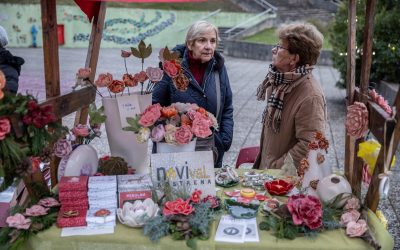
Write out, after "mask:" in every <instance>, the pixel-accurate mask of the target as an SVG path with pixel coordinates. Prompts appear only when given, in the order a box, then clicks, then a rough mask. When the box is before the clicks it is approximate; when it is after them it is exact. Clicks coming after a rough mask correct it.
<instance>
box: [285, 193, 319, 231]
mask: <svg viewBox="0 0 400 250" xmlns="http://www.w3.org/2000/svg"><path fill="white" fill-rule="evenodd" d="M287 207H288V209H289V212H290V213H291V214H292V219H293V223H294V224H295V225H305V226H307V227H309V228H310V229H316V228H319V227H321V226H322V205H321V202H320V200H319V199H318V198H317V197H315V196H312V195H308V196H305V195H304V194H297V195H292V196H290V197H289V200H288V203H287Z"/></svg>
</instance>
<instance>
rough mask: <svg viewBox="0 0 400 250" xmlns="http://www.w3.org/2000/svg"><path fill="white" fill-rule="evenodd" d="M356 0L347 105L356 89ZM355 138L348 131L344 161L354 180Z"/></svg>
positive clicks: (351, 23) (351, 7)
mask: <svg viewBox="0 0 400 250" xmlns="http://www.w3.org/2000/svg"><path fill="white" fill-rule="evenodd" d="M356 8H357V4H356V0H349V9H348V20H349V22H348V23H349V26H348V41H347V76H346V82H347V103H346V104H347V106H349V105H351V104H353V102H354V89H355V81H356V80H355V79H356V77H355V75H356V73H355V72H356V29H357V26H356ZM355 146H356V144H355V140H354V139H353V138H351V137H350V136H348V135H347V131H346V141H345V149H346V150H345V162H344V172H345V176H346V178H347V179H348V181H349V182H350V183H351V181H352V172H353V166H354V158H353V156H354V155H355V154H356V153H355V152H356V151H355Z"/></svg>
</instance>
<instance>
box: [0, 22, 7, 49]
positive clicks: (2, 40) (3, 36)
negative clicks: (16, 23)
mask: <svg viewBox="0 0 400 250" xmlns="http://www.w3.org/2000/svg"><path fill="white" fill-rule="evenodd" d="M7 44H8V36H7V31H6V30H5V29H4V28H3V26H1V25H0V48H4V47H6V46H7Z"/></svg>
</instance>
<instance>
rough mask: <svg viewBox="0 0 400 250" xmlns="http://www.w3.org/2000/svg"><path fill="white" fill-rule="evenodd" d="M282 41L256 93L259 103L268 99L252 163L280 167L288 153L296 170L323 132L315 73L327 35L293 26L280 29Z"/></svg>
mask: <svg viewBox="0 0 400 250" xmlns="http://www.w3.org/2000/svg"><path fill="white" fill-rule="evenodd" d="M278 37H279V44H277V45H276V46H275V47H274V48H273V49H272V64H271V65H270V66H269V70H268V74H267V76H266V78H265V80H264V81H263V82H262V83H261V84H260V86H259V87H258V89H257V99H258V100H265V101H267V106H266V108H265V111H264V113H263V119H262V120H263V124H264V125H263V130H262V133H261V141H260V153H259V154H258V157H257V160H256V162H255V164H254V168H260V169H266V168H281V167H282V165H283V163H284V160H285V158H286V157H288V156H289V154H290V156H291V158H292V159H293V161H294V164H295V166H296V167H298V166H299V162H300V161H301V160H302V159H303V158H304V157H306V154H307V151H308V143H309V142H310V140H311V139H312V138H313V136H314V134H315V132H317V131H321V132H322V133H325V124H326V103H325V97H324V94H323V92H322V89H321V86H320V84H319V82H318V81H317V80H316V79H315V78H314V76H313V75H312V70H313V68H314V65H315V64H316V63H317V59H318V57H319V54H320V50H321V48H322V42H323V35H322V34H321V33H320V32H319V31H318V30H317V29H316V28H315V26H313V25H311V24H304V23H294V24H289V25H286V26H282V27H281V28H280V29H279V30H278Z"/></svg>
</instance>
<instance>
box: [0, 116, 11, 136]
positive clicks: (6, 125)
mask: <svg viewBox="0 0 400 250" xmlns="http://www.w3.org/2000/svg"><path fill="white" fill-rule="evenodd" d="M10 131H11V124H10V121H9V120H8V119H7V118H2V119H0V140H4V138H6V135H7V134H8V133H10Z"/></svg>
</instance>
